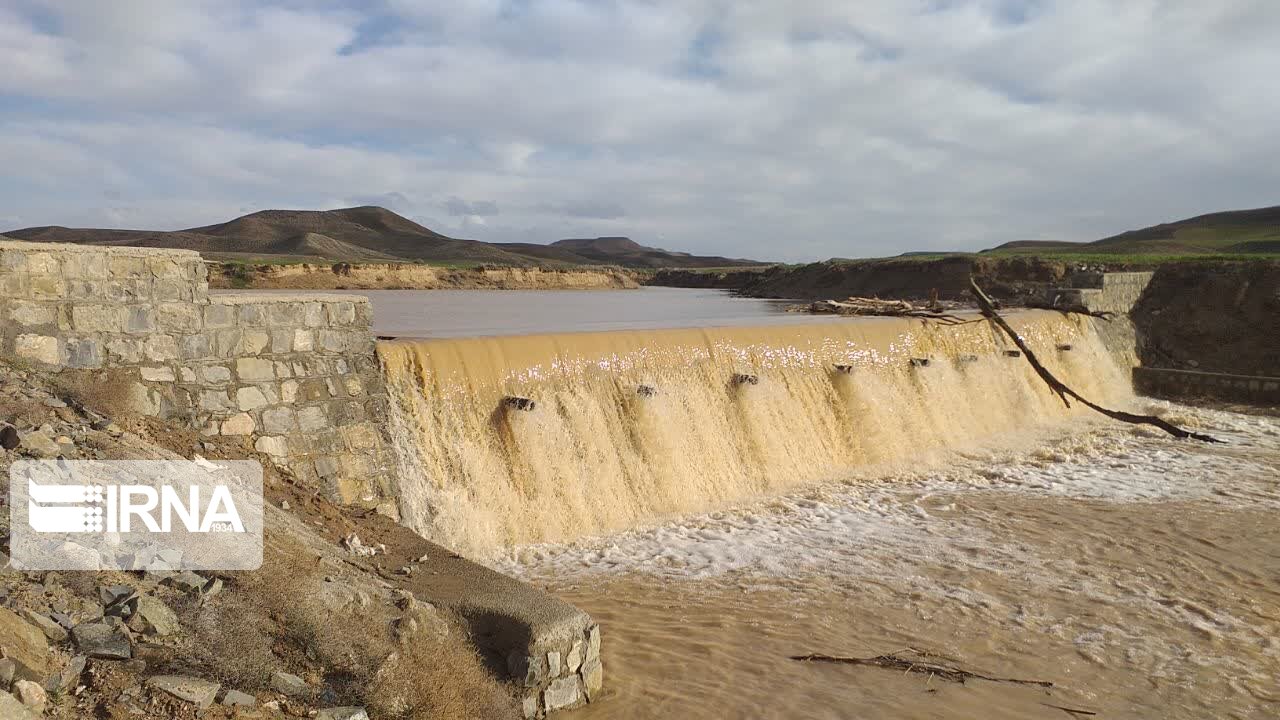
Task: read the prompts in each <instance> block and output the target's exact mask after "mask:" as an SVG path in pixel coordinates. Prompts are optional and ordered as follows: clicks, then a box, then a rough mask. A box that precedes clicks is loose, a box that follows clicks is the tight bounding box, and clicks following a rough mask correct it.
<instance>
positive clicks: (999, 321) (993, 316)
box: [969, 278, 1222, 443]
mask: <svg viewBox="0 0 1280 720" xmlns="http://www.w3.org/2000/svg"><path fill="white" fill-rule="evenodd" d="M969 289H970V290H971V291H972V292H973V296H974V297H975V298H976V299H977V300H978V307H979V308H981V309H982V314H983V315H984V316H986V317H987V318H988V319H990V320H991V321H992V322H994V323H995V324H996V326H997V327H999V328H1000V329H1001V330H1003V331H1004V334H1005V335H1008V336H1009V339H1010V340H1013V344H1014V345H1017V346H1018V349H1019V350H1021V351H1022V356H1023V357H1025V358H1026V359H1027V362H1029V363H1031V367H1032V368H1033V369H1034V370H1035V371H1036V374H1037V375H1039V376H1040V379H1041V380H1044V382H1045V384H1047V385H1048V386H1049V389H1051V390H1053V392H1054V393H1055V394H1057V396H1058V398H1059V399H1061V400H1062V402H1063V404H1064V405H1066V406H1067V407H1071V401H1070V400H1068V399H1067V398H1068V397H1070V398H1074V399H1076V400H1079V401H1080V402H1081V403H1083V404H1084V405H1085V406H1086V407H1088V408H1090V409H1092V410H1095V411H1097V412H1100V413H1102V414H1103V415H1106V416H1107V417H1109V418H1112V419H1114V420H1119V421H1120V422H1126V423H1129V424H1131V425H1152V426H1155V427H1158V428H1160V429H1161V430H1163V431H1165V432H1167V433H1169V434H1170V435H1172V436H1174V437H1176V438H1179V439H1185V438H1191V439H1192V440H1200V441H1203V442H1211V443H1216V442H1222V441H1221V440H1219V439H1217V438H1215V437H1213V436H1211V435H1202V434H1200V433H1194V432H1191V431H1189V430H1183V429H1182V428H1180V427H1178V426H1177V425H1174V424H1173V423H1171V422H1169V421H1167V420H1165V419H1163V418H1160V417H1156V416H1155V415H1138V414H1135V413H1127V412H1123V411H1120V410H1110V409H1108V408H1104V407H1102V406H1101V405H1098V404H1096V403H1093V402H1090V401H1089V400H1088V399H1087V398H1085V397H1084V396H1082V395H1081V394H1080V393H1078V392H1076V391H1075V390H1072V389H1071V388H1070V387H1067V385H1066V384H1065V383H1063V382H1062V381H1061V380H1059V379H1058V378H1056V377H1054V376H1053V373H1051V372H1049V370H1048V369H1047V368H1045V366H1044V365H1041V364H1040V360H1039V358H1037V357H1036V355H1035V353H1033V352H1032V351H1031V348H1029V347H1027V344H1026V343H1025V342H1023V340H1022V338H1021V337H1020V336H1019V335H1018V333H1017V332H1016V331H1014V329H1013V327H1012V326H1010V325H1009V323H1008V322H1006V321H1005V319H1004V318H1002V317H1000V313H998V312H996V308H995V303H993V302H992V301H991V298H989V297H987V294H986V293H985V292H983V291H982V288H980V287H978V283H977V281H975V280H974V279H973V278H969Z"/></svg>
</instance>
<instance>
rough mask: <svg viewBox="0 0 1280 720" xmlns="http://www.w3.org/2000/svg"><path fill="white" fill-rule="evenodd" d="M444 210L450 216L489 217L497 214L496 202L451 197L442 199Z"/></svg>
mask: <svg viewBox="0 0 1280 720" xmlns="http://www.w3.org/2000/svg"><path fill="white" fill-rule="evenodd" d="M444 210H445V212H447V213H449V215H450V216H452V217H464V216H471V217H489V216H491V215H497V214H498V204H497V203H495V202H493V201H491V200H476V201H474V202H467V201H466V200H463V199H462V198H457V197H451V198H449V199H448V200H445V201H444Z"/></svg>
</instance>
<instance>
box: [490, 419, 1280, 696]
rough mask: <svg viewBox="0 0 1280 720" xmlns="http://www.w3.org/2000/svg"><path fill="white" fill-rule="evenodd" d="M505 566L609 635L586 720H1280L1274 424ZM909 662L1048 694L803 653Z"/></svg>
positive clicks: (967, 462)
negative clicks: (805, 658)
mask: <svg viewBox="0 0 1280 720" xmlns="http://www.w3.org/2000/svg"><path fill="white" fill-rule="evenodd" d="M1149 409H1153V410H1156V411H1160V412H1165V413H1172V414H1173V416H1174V417H1175V418H1176V419H1178V420H1179V421H1180V422H1184V423H1189V424H1191V425H1194V426H1197V427H1200V428H1202V429H1205V430H1208V431H1211V432H1213V433H1215V434H1216V435H1218V436H1220V437H1222V438H1224V439H1226V440H1227V441H1228V443H1229V444H1228V445H1225V446H1210V445H1203V444H1197V443H1189V442H1180V441H1176V440H1172V439H1168V438H1165V437H1161V436H1158V435H1155V434H1152V433H1149V432H1147V431H1145V430H1142V429H1133V428H1130V427H1128V426H1123V425H1119V424H1115V423H1107V422H1106V421H1103V422H1097V423H1095V422H1081V423H1078V424H1077V425H1075V426H1073V427H1070V428H1061V429H1058V430H1054V431H1048V432H1046V431H1036V432H1031V433H1018V434H1017V435H1016V437H1014V438H1007V439H1006V443H1004V447H1003V448H1002V449H1000V450H988V451H981V452H964V453H955V454H953V455H951V457H949V458H947V459H946V462H943V463H941V464H939V465H936V466H934V467H933V468H932V469H924V470H920V471H916V472H899V473H895V474H892V475H888V476H878V475H874V474H868V475H862V476H852V477H847V478H845V479H844V480H843V481H842V482H834V483H827V484H823V485H822V486H820V487H817V488H813V489H810V490H808V491H805V492H802V493H798V494H791V495H787V496H785V497H782V498H778V499H773V500H769V501H765V502H763V503H758V504H755V505H751V506H747V507H742V508H738V509H734V510H730V511H721V512H715V513H710V514H703V515H698V516H694V517H690V518H685V519H681V520H678V521H674V522H671V523H668V524H663V525H660V526H657V527H653V528H647V529H643V530H635V531H629V532H625V533H621V534H617V535H613V536H608V537H601V538H591V539H583V540H580V541H577V542H575V543H571V544H546V545H536V546H525V547H518V548H514V549H512V550H511V551H510V552H509V553H508V554H507V555H506V556H505V557H504V558H503V559H502V560H500V561H499V563H498V566H499V567H500V568H501V569H503V570H505V571H507V572H512V573H515V574H518V575H520V576H523V577H525V578H526V579H528V580H531V581H533V582H535V583H538V584H541V585H543V586H544V587H546V588H547V589H549V590H551V591H552V592H554V593H556V594H557V595H559V596H561V597H563V598H565V599H567V600H569V601H571V602H574V603H576V604H578V605H579V606H581V607H583V608H584V609H586V610H587V611H588V612H590V613H592V615H593V616H594V617H595V618H597V619H598V620H600V621H601V622H602V625H603V628H604V636H605V637H606V638H607V641H606V643H605V645H604V652H605V664H606V668H607V671H608V678H609V683H608V685H609V697H608V698H607V699H606V700H605V701H604V702H602V703H600V704H597V705H593V706H591V707H588V708H585V709H583V710H581V711H578V712H575V713H572V714H571V717H574V718H583V719H585V718H611V719H612V718H658V717H678V718H851V717H869V718H880V717H884V718H966V719H973V720H978V719H985V718H1066V717H1076V718H1083V717H1091V716H1087V715H1081V714H1076V715H1072V714H1070V713H1067V712H1065V711H1064V710H1062V709H1061V708H1069V709H1073V710H1084V711H1088V712H1096V713H1098V715H1097V716H1098V717H1106V718H1188V719H1192V718H1259V719H1261V718H1274V717H1278V716H1280V680H1278V678H1280V485H1278V479H1277V468H1278V467H1280V421H1277V420H1276V419H1273V418H1258V417H1250V416H1244V415H1234V414H1230V413H1222V412H1214V411H1207V410H1193V409H1190V408H1179V407H1176V406H1173V407H1171V406H1165V405H1160V406H1156V407H1152V408H1149ZM907 648H913V649H915V650H919V651H925V652H929V653H933V654H936V655H940V656H943V657H944V658H946V659H945V660H935V661H936V662H943V663H944V664H949V665H955V666H959V667H962V668H964V669H968V670H970V671H974V672H979V673H982V674H986V675H990V676H998V677H1010V678H1017V679H1030V680H1042V681H1048V682H1052V683H1053V687H1052V688H1048V689H1045V688H1040V687H1034V686H1023V685H1015V684H1006V683H995V682H985V681H970V682H968V683H965V684H963V685H960V684H955V683H950V682H947V681H945V680H942V679H939V678H936V677H933V678H930V677H928V676H926V675H908V674H905V673H903V672H901V671H899V670H885V669H879V668H872V667H853V666H847V665H817V664H810V663H800V662H796V661H793V660H790V659H788V658H789V657H790V656H793V655H800V654H807V653H825V654H830V655H844V656H858V657H872V656H876V655H880V654H883V653H892V652H906V649H907Z"/></svg>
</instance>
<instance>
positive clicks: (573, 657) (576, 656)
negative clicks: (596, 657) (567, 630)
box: [564, 640, 584, 673]
mask: <svg viewBox="0 0 1280 720" xmlns="http://www.w3.org/2000/svg"><path fill="white" fill-rule="evenodd" d="M583 650H584V647H583V644H582V641H581V640H577V641H575V642H574V643H573V647H571V648H569V652H568V653H565V656H564V665H565V670H566V671H568V672H570V673H576V672H578V668H580V667H582V651H583Z"/></svg>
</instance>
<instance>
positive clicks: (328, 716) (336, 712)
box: [316, 707, 369, 720]
mask: <svg viewBox="0 0 1280 720" xmlns="http://www.w3.org/2000/svg"><path fill="white" fill-rule="evenodd" d="M316 720H369V713H367V712H365V710H364V708H362V707H336V708H325V709H324V710H321V711H320V712H318V713H316Z"/></svg>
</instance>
